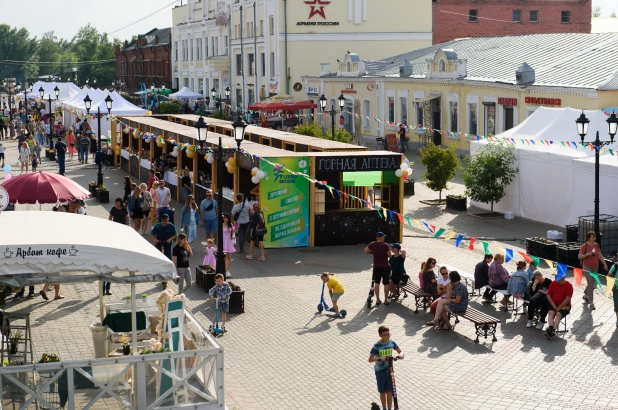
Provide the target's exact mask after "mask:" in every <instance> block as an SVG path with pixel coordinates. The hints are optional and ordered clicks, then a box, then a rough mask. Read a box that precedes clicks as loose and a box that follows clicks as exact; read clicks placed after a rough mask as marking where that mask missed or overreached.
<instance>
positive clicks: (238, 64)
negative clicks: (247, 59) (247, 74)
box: [236, 54, 242, 75]
mask: <svg viewBox="0 0 618 410" xmlns="http://www.w3.org/2000/svg"><path fill="white" fill-rule="evenodd" d="M236 75H242V56H241V55H240V54H236Z"/></svg>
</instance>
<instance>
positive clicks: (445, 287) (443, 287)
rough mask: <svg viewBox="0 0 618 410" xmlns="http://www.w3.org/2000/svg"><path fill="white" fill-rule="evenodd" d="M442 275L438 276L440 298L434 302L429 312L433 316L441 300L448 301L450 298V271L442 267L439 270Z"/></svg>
mask: <svg viewBox="0 0 618 410" xmlns="http://www.w3.org/2000/svg"><path fill="white" fill-rule="evenodd" d="M439 273H440V275H439V276H438V296H439V298H436V300H434V301H433V303H432V304H431V306H429V311H430V312H431V314H432V315H435V314H436V308H437V307H438V302H439V301H440V300H441V299H446V298H447V297H448V292H449V288H450V287H451V278H449V276H448V269H447V268H446V266H441V267H440V270H439Z"/></svg>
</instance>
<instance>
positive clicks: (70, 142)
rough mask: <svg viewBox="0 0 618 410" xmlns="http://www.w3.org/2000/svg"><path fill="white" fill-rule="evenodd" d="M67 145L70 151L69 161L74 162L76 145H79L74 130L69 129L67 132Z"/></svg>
mask: <svg viewBox="0 0 618 410" xmlns="http://www.w3.org/2000/svg"><path fill="white" fill-rule="evenodd" d="M66 140H67V142H66V144H67V146H68V148H69V149H68V151H69V161H73V154H75V151H76V149H75V145H76V144H77V140H76V139H75V134H74V131H73V128H69V129H68V130H67V134H66Z"/></svg>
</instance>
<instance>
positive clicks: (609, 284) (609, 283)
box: [605, 276, 616, 297]
mask: <svg viewBox="0 0 618 410" xmlns="http://www.w3.org/2000/svg"><path fill="white" fill-rule="evenodd" d="M605 281H606V283H605V295H606V296H607V297H609V294H610V293H612V290H614V282H616V278H612V277H611V276H606V277H605Z"/></svg>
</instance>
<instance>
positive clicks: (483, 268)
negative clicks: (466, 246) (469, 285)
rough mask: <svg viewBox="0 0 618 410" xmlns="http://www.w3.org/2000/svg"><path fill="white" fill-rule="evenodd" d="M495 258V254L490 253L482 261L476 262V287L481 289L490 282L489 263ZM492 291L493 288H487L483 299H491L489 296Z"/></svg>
mask: <svg viewBox="0 0 618 410" xmlns="http://www.w3.org/2000/svg"><path fill="white" fill-rule="evenodd" d="M493 259H494V256H493V255H492V254H491V253H488V254H486V255H485V257H484V258H483V260H482V261H480V262H479V263H477V264H476V267H475V268H474V289H479V290H480V289H482V288H483V287H485V286H487V284H488V283H489V265H490V264H491V261H492V260H493ZM490 292H491V289H489V288H485V293H484V294H483V299H486V300H491V298H490V297H489V293H490Z"/></svg>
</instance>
